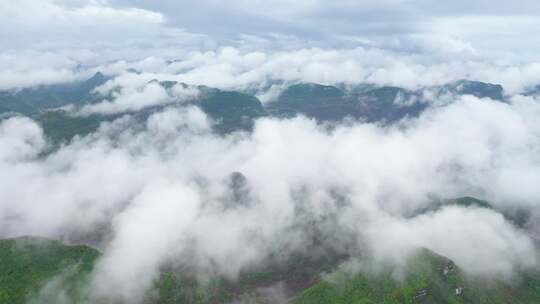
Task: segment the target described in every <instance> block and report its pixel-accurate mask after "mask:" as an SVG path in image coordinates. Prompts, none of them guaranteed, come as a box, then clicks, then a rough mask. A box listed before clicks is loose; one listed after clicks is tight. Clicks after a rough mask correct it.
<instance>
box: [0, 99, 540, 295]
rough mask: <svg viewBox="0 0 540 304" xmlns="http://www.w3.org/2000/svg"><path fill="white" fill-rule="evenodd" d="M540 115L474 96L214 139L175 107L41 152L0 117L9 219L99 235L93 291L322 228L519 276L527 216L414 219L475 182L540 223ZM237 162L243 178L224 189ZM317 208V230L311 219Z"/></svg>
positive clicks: (225, 263)
mask: <svg viewBox="0 0 540 304" xmlns="http://www.w3.org/2000/svg"><path fill="white" fill-rule="evenodd" d="M539 114H540V106H539V105H538V103H537V102H536V101H535V100H534V99H532V98H525V97H519V98H515V99H514V101H513V102H512V104H504V103H499V102H494V101H491V100H479V99H477V98H474V97H470V96H465V97H463V98H461V99H460V100H458V101H456V102H455V103H453V104H451V105H448V106H447V107H443V108H436V109H434V110H431V111H429V112H426V113H425V114H423V115H422V116H421V117H420V118H419V119H418V120H411V121H408V122H404V123H403V124H401V125H399V126H394V127H380V126H377V125H372V124H360V123H355V124H351V125H342V126H338V127H337V128H334V129H332V131H328V130H327V129H326V128H324V127H323V126H319V125H317V124H316V123H315V122H313V121H310V120H307V119H305V118H296V119H292V120H275V119H261V120H259V121H258V122H257V123H256V127H255V130H254V131H253V133H252V134H251V135H250V134H242V133H238V134H232V135H229V136H226V137H220V136H217V135H215V134H213V133H212V131H211V128H210V127H211V123H212V122H211V121H210V120H209V119H208V118H207V117H206V116H205V115H204V113H202V112H201V111H200V110H198V109H196V108H192V107H188V108H185V107H179V108H178V107H170V108H168V109H166V110H164V111H162V112H159V113H156V114H153V115H152V116H151V117H150V118H149V120H148V121H147V122H145V123H142V124H141V123H140V122H137V121H135V120H133V119H132V118H130V117H129V116H126V117H123V118H120V119H118V120H116V121H114V122H112V123H106V124H103V125H102V126H101V128H100V129H99V131H98V132H96V133H95V134H92V135H90V136H88V137H85V138H79V139H76V140H74V141H73V142H72V143H71V144H69V145H66V146H63V147H61V148H60V149H59V150H57V151H55V152H52V153H50V154H47V155H41V154H42V152H43V151H45V149H46V144H45V139H44V138H43V134H42V131H41V130H40V128H39V127H38V126H37V125H36V124H35V123H34V122H33V121H31V120H30V119H28V118H19V117H15V118H11V119H8V120H4V121H3V122H2V123H1V125H0V147H1V150H0V169H1V170H0V172H2V173H0V193H1V197H2V198H3V199H2V200H1V202H0V204H1V205H0V214H1V215H2V219H1V221H0V223H1V226H0V232H1V236H2V237H8V236H17V235H28V234H29V235H41V236H48V237H62V238H65V239H67V240H72V241H73V240H75V241H77V240H87V241H89V240H96V239H97V240H99V241H98V242H97V243H96V244H97V245H99V246H100V247H101V248H102V249H103V253H104V257H103V258H102V259H101V260H100V261H99V264H98V267H97V269H96V271H95V273H94V276H95V279H94V280H93V282H94V283H93V284H92V293H93V294H94V295H95V296H98V297H113V298H121V299H126V300H130V301H136V300H137V299H140V298H141V297H142V296H143V291H144V289H145V288H147V287H149V286H150V284H151V283H152V281H153V280H154V279H156V276H157V275H158V272H159V269H160V267H162V266H163V265H165V264H168V263H173V264H174V263H183V262H184V263H189V265H191V266H192V267H195V268H196V269H198V270H199V271H201V272H202V273H214V272H218V273H221V274H224V275H228V276H232V277H234V276H235V275H236V274H237V272H238V271H239V270H241V269H242V268H244V267H247V266H249V265H252V264H253V263H257V262H260V261H261V260H263V259H264V258H265V257H266V256H267V255H268V254H270V253H271V252H274V251H275V250H280V251H281V252H292V251H296V250H300V251H302V250H305V249H306V248H307V246H310V242H311V241H310V240H311V238H312V236H313V233H316V234H317V235H319V236H321V237H323V239H326V240H327V242H329V244H331V246H332V248H338V249H342V250H344V251H346V252H348V253H349V254H351V255H353V256H354V255H357V254H358V253H359V252H363V254H365V253H369V254H370V255H372V256H373V257H374V258H375V259H380V260H382V261H394V262H398V263H400V262H402V261H403V258H404V257H405V256H406V254H405V253H406V252H408V251H410V250H413V249H414V248H417V247H426V248H429V249H432V250H434V251H436V252H438V253H440V254H443V255H446V256H448V257H449V258H451V259H454V260H455V261H456V263H457V264H458V265H459V266H462V267H463V268H464V269H465V270H466V271H468V272H471V273H473V274H477V275H497V276H499V277H504V276H510V275H511V274H512V273H513V272H514V271H515V270H519V269H528V268H530V267H536V266H537V257H536V249H535V246H534V242H533V238H532V237H531V236H530V235H529V234H530V233H532V234H533V236H534V235H536V233H537V230H536V228H537V226H536V225H535V222H534V221H532V222H529V223H528V226H527V227H529V229H530V230H528V231H529V232H525V231H523V230H520V229H518V228H516V227H515V226H514V225H513V224H511V223H510V222H508V221H507V220H506V219H505V218H504V217H503V216H502V215H500V214H498V213H496V212H495V211H492V210H488V209H479V208H474V207H470V208H462V207H446V208H444V209H442V210H440V211H438V212H435V213H427V214H425V215H420V216H417V217H412V218H411V216H412V215H413V214H414V213H415V210H416V211H418V210H420V209H421V208H423V207H425V206H427V205H429V202H431V201H433V199H434V198H437V197H438V198H453V197H460V196H464V195H477V196H480V197H483V198H486V199H489V200H490V201H492V202H493V203H494V204H495V206H496V207H497V208H499V209H500V210H503V211H504V210H506V211H511V210H514V209H516V208H524V209H526V210H529V211H530V212H532V214H533V217H532V219H533V220H534V219H535V218H536V214H537V212H538V205H537V204H538V201H539V200H540V191H538V187H537V185H536V184H537V183H536V181H538V180H540V159H539V158H538V155H539V153H538V147H540V129H539V128H538V125H537V121H538V119H539V116H538V115H539ZM233 172H241V173H242V175H243V176H245V178H246V179H245V183H246V184H245V185H243V186H240V188H238V185H237V186H236V188H235V187H233V188H231V173H233ZM233 176H234V174H233ZM240 185H242V184H240ZM21 187H24V191H21ZM238 191H241V192H239V193H240V194H239V193H238ZM238 195H240V196H241V197H242V199H239V196H238ZM59 211H61V212H59ZM329 216H330V217H331V218H334V220H332V221H328V217H329ZM313 221H315V223H319V224H317V225H318V228H317V232H314V231H311V230H310V229H307V230H306V227H309V226H304V224H303V223H310V222H313ZM351 244H354V246H352V247H351ZM340 246H341V248H340Z"/></svg>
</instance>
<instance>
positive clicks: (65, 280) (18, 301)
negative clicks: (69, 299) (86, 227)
mask: <svg viewBox="0 0 540 304" xmlns="http://www.w3.org/2000/svg"><path fill="white" fill-rule="evenodd" d="M98 256H99V252H98V251H97V250H95V249H92V248H90V247H87V246H67V245H64V244H62V243H61V242H58V241H54V240H49V239H43V238H35V237H32V238H30V237H23V238H17V239H6V240H0V304H24V303H27V299H28V298H29V297H32V296H35V294H36V292H38V291H39V289H40V288H41V287H43V286H44V284H46V283H47V282H49V281H50V280H52V279H53V278H55V277H56V278H58V279H61V282H62V285H63V287H64V288H65V290H67V292H68V294H69V295H70V296H73V297H76V296H77V293H78V288H79V287H80V284H83V283H84V280H85V279H86V276H87V275H88V274H89V273H90V272H91V271H92V268H93V265H94V262H95V260H96V259H97V258H98Z"/></svg>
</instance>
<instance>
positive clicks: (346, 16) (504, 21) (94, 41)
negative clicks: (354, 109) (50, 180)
mask: <svg viewBox="0 0 540 304" xmlns="http://www.w3.org/2000/svg"><path fill="white" fill-rule="evenodd" d="M0 8H1V9H0V17H1V18H0V19H1V20H2V21H1V27H0V37H3V39H1V41H0V43H1V46H2V49H3V50H29V49H30V50H33V49H37V50H58V49H59V48H60V49H68V50H71V51H75V50H77V51H80V52H82V51H83V50H90V51H94V52H98V53H100V56H101V55H102V54H103V53H107V52H108V55H110V56H112V57H114V55H117V56H119V57H123V59H125V58H126V57H128V56H127V55H128V54H130V53H131V55H132V56H135V57H140V56H142V55H147V56H148V55H150V53H151V52H152V51H153V52H156V51H157V50H158V49H159V50H160V52H163V53H162V54H164V55H166V56H167V57H174V56H175V52H172V51H171V49H177V51H179V49H181V51H188V50H213V49H215V48H217V47H220V46H226V45H231V46H238V47H242V48H245V49H250V50H254V49H259V50H260V48H262V49H264V50H267V49H278V50H284V49H289V50H290V49H296V48H299V47H300V48H305V47H306V46H317V47H322V48H340V47H355V46H367V47H375V48H384V49H392V50H395V51H398V52H413V53H418V52H421V53H422V52H447V53H453V54H454V55H456V54H461V55H466V56H473V55H477V56H482V57H483V58H489V59H490V60H495V61H499V62H503V63H507V62H523V61H530V60H537V59H538V55H537V52H535V51H534V50H535V49H537V48H538V47H539V46H540V38H539V37H540V35H539V34H540V33H539V32H540V26H538V25H539V23H540V21H538V20H540V19H539V18H538V17H539V15H540V4H539V3H538V1H534V0H519V1H516V2H508V1H503V0H494V1H487V0H482V1H474V2H473V3H471V2H470V1H465V0H457V1H451V2H448V3H441V2H440V1H435V0H415V1H413V0H381V1H352V0H338V1H331V2H328V1H319V0H299V1H294V2H291V1H283V0H270V1H247V0H227V1H216V0H201V1H186V0H181V1H171V0H156V1H143V0H72V1H66V0H56V1H55V0H21V1H16V2H14V1H2V3H0ZM133 49H137V50H139V51H140V52H134V50H133ZM104 50H106V51H105V52H104ZM144 50H146V51H144ZM149 50H152V51H149ZM122 51H123V52H125V53H124V56H120V54H121V53H122ZM181 51H180V53H181ZM118 52H119V53H120V54H119V53H118ZM134 53H135V54H134ZM80 55H81V56H82V54H80ZM177 55H179V54H178V53H177ZM116 59H119V58H116Z"/></svg>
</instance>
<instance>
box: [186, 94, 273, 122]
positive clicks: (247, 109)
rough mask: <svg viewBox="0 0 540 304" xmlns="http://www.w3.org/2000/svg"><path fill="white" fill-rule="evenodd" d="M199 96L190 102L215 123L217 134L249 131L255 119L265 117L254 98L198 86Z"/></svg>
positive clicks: (260, 106)
mask: <svg viewBox="0 0 540 304" xmlns="http://www.w3.org/2000/svg"><path fill="white" fill-rule="evenodd" d="M199 90H200V92H201V93H200V96H199V98H197V100H194V101H193V102H192V104H193V105H195V106H197V107H199V108H200V109H201V110H202V111H203V112H204V113H206V114H207V115H208V116H210V117H211V118H212V119H214V120H215V121H216V122H217V125H216V126H215V129H216V130H217V131H218V132H219V133H230V132H233V131H237V130H251V128H253V124H254V122H255V120H256V119H257V118H260V117H264V116H266V115H267V113H266V110H265V109H264V107H263V106H262V104H261V102H260V101H259V100H258V99H257V98H256V97H254V96H252V95H248V94H245V93H241V92H237V91H223V90H220V89H215V88H209V87H204V86H200V87H199Z"/></svg>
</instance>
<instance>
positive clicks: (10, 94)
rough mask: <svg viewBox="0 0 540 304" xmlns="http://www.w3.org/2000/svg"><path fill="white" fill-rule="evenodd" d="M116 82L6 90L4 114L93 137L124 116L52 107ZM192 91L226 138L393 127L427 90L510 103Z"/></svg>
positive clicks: (322, 90) (303, 88) (422, 106)
mask: <svg viewBox="0 0 540 304" xmlns="http://www.w3.org/2000/svg"><path fill="white" fill-rule="evenodd" d="M111 79H112V78H110V77H107V76H105V75H103V74H102V73H99V72H98V73H96V74H95V75H94V76H92V77H91V78H89V79H87V80H86V81H81V82H74V83H69V84H58V85H49V86H39V87H36V88H29V89H23V90H18V91H13V90H10V91H0V114H1V113H19V114H22V115H27V116H31V117H33V118H34V119H36V120H37V121H38V122H40V123H42V125H43V127H44V129H45V133H46V134H47V136H49V137H51V138H53V139H54V140H55V141H65V140H70V139H71V138H72V137H73V136H75V135H85V134H88V133H91V132H93V131H95V130H96V129H97V127H98V126H99V124H100V123H101V122H103V121H111V120H113V119H115V118H117V117H119V116H120V115H122V114H124V113H117V114H91V115H87V116H73V115H71V114H70V113H69V112H66V111H62V110H51V109H55V108H60V107H64V106H68V105H73V106H75V108H77V107H79V108H80V107H82V106H84V105H91V104H96V103H99V102H101V101H102V100H111V99H114V97H113V96H112V95H107V96H102V95H100V94H99V93H96V92H95V89H96V88H97V87H99V86H101V85H103V84H104V83H106V82H107V81H108V80H111ZM152 82H155V83H158V84H159V85H160V86H162V87H163V88H165V89H167V90H170V89H171V88H173V87H174V86H176V85H179V86H182V87H184V88H187V87H189V86H188V85H187V84H184V83H179V82H176V81H158V80H152V81H151V82H150V83H152ZM282 85H283V84H282ZM191 87H194V88H197V90H199V91H200V94H199V96H198V97H197V98H195V99H193V100H189V101H188V102H187V103H186V102H183V103H182V104H183V105H186V104H191V105H194V106H197V107H199V108H200V109H201V110H202V111H203V112H205V113H206V114H207V115H208V116H209V117H211V118H212V119H213V120H214V121H215V122H216V124H215V126H214V130H215V131H216V132H218V133H221V134H226V133H231V132H234V131H239V130H244V131H249V130H251V129H252V128H253V125H254V122H255V120H257V119H258V118H261V117H279V118H289V117H294V116H297V115H304V116H306V117H308V118H313V119H316V120H317V121H319V122H338V121H341V120H343V119H345V118H352V119H355V120H360V121H365V122H373V123H384V124H391V123H394V122H396V121H399V120H401V119H403V118H406V117H409V118H414V117H417V116H418V115H420V114H421V113H422V112H423V111H425V110H426V109H427V108H428V107H430V106H434V105H432V104H433V103H432V102H431V101H430V100H429V98H428V97H427V95H426V94H425V92H427V91H429V93H430V94H431V95H433V94H434V95H435V98H437V96H445V95H448V94H450V95H473V96H476V97H478V98H491V99H493V100H496V101H500V102H505V101H506V100H505V97H504V89H503V87H502V86H500V85H496V84H490V83H483V82H478V81H469V80H460V81H456V82H453V83H449V84H446V85H442V86H435V87H427V88H423V89H419V90H407V89H404V88H400V87H392V86H376V85H374V84H357V85H352V86H351V85H348V86H345V85H335V86H332V85H321V84H315V83H297V84H291V85H289V86H285V89H284V90H283V91H282V92H281V93H280V94H279V95H278V96H277V97H276V98H275V99H274V100H271V101H269V102H267V103H265V104H262V103H261V102H260V100H259V99H258V98H257V97H256V96H255V94H256V93H257V90H256V89H253V88H252V89H248V90H246V91H234V90H221V89H217V88H211V87H207V86H191ZM118 89H119V88H118ZM267 89H268V88H267ZM430 98H433V97H430ZM174 104H175V102H174V100H173V102H171V103H167V104H163V105H156V106H150V107H147V108H145V109H142V110H139V111H126V112H125V113H131V114H135V115H136V116H137V117H139V119H142V120H144V119H146V118H147V117H148V116H149V115H150V114H151V113H153V112H155V111H158V110H161V109H163V108H165V107H168V106H171V105H174Z"/></svg>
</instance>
